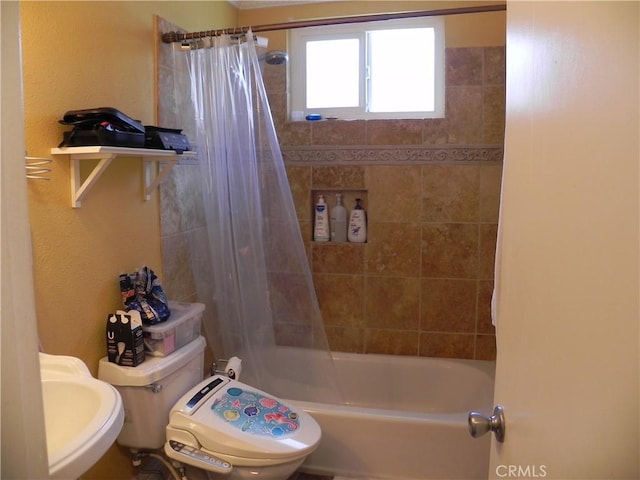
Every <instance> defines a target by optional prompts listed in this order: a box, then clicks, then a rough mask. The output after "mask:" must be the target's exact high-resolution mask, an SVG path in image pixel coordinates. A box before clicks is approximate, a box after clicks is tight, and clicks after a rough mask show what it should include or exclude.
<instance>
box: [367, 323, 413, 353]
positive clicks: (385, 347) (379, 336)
mask: <svg viewBox="0 0 640 480" xmlns="http://www.w3.org/2000/svg"><path fill="white" fill-rule="evenodd" d="M365 353H384V354H389V355H417V354H418V332H417V331H406V330H404V331H403V330H381V329H367V330H366V331H365Z"/></svg>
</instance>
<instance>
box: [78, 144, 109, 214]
mask: <svg viewBox="0 0 640 480" xmlns="http://www.w3.org/2000/svg"><path fill="white" fill-rule="evenodd" d="M96 158H97V159H98V160H99V161H98V164H97V165H96V166H95V167H94V168H93V170H92V171H91V173H90V174H89V176H88V177H87V178H86V179H85V180H84V182H83V181H82V178H81V176H80V161H81V160H89V159H96ZM114 158H116V154H115V153H110V154H100V155H99V156H96V155H90V154H88V155H86V156H85V155H75V156H73V157H72V158H71V206H72V207H73V208H80V207H81V206H82V199H83V197H84V196H85V195H86V194H87V192H88V191H89V190H90V189H91V187H93V185H94V184H95V183H96V182H97V181H98V179H99V178H100V177H101V176H102V174H103V173H104V171H105V170H106V169H107V167H108V166H109V164H111V161H112V160H113V159H114Z"/></svg>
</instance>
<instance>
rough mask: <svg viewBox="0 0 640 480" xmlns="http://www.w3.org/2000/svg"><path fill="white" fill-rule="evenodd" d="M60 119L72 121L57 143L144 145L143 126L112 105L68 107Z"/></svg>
mask: <svg viewBox="0 0 640 480" xmlns="http://www.w3.org/2000/svg"><path fill="white" fill-rule="evenodd" d="M60 123H62V124H63V125H73V126H74V128H73V130H71V131H70V132H64V133H63V140H62V143H60V145H58V146H59V147H80V146H83V147H84V146H93V145H101V146H111V147H135V148H144V146H145V128H144V126H143V125H142V124H141V123H140V122H139V121H137V120H134V119H132V118H131V117H129V116H127V115H125V114H124V113H122V112H121V111H119V110H116V109H115V108H111V107H100V108H90V109H86V110H71V111H68V112H66V113H65V114H64V116H63V117H62V120H60Z"/></svg>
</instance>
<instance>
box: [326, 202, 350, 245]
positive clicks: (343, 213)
mask: <svg viewBox="0 0 640 480" xmlns="http://www.w3.org/2000/svg"><path fill="white" fill-rule="evenodd" d="M329 224H330V225H331V241H332V242H346V241H347V209H346V208H344V205H342V194H341V193H336V206H335V207H333V208H332V209H331V215H330V222H329Z"/></svg>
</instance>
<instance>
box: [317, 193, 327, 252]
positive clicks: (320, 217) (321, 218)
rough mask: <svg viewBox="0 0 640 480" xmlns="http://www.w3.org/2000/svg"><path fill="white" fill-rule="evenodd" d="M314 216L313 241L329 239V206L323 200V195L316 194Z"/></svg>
mask: <svg viewBox="0 0 640 480" xmlns="http://www.w3.org/2000/svg"><path fill="white" fill-rule="evenodd" d="M314 210H315V218H314V224H313V240H314V241H315V242H328V241H329V207H327V204H326V203H325V201H324V195H319V196H318V203H316V206H315V209H314Z"/></svg>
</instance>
